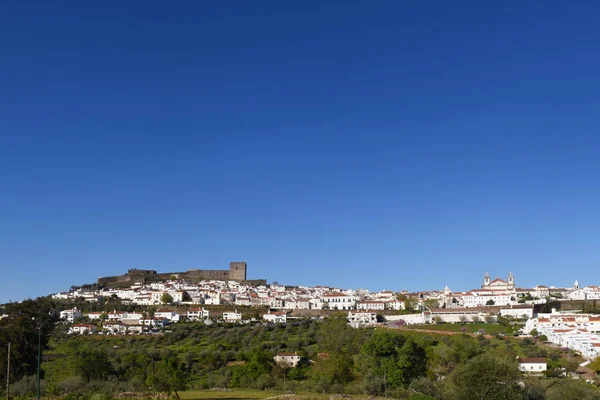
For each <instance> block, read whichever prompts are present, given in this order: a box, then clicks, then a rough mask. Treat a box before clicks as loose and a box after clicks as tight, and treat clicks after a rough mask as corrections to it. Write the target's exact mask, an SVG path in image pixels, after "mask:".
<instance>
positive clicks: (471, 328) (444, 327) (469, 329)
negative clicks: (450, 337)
mask: <svg viewBox="0 0 600 400" xmlns="http://www.w3.org/2000/svg"><path fill="white" fill-rule="evenodd" d="M406 328H408V329H425V330H429V331H440V332H463V329H464V332H465V333H475V332H479V330H480V329H483V330H484V331H485V333H487V334H494V333H506V331H507V329H506V326H504V325H500V324H487V323H474V324H422V325H408V326H406Z"/></svg>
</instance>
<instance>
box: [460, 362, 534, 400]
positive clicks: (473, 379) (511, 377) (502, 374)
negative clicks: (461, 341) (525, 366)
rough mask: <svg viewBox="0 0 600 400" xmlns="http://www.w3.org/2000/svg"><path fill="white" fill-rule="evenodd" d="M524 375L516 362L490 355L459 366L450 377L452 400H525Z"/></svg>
mask: <svg viewBox="0 0 600 400" xmlns="http://www.w3.org/2000/svg"><path fill="white" fill-rule="evenodd" d="M520 379H521V373H520V372H519V367H518V365H517V364H516V362H515V361H514V360H510V359H507V358H502V357H498V356H495V355H493V354H490V353H484V354H482V355H479V356H477V357H475V358H473V359H471V360H469V361H468V362H467V363H466V364H462V365H459V366H458V367H457V368H456V369H455V370H454V371H453V372H452V373H451V374H450V376H449V392H450V398H451V399H457V400H513V399H514V400H522V399H523V389H522V387H521V386H520V384H519V381H520Z"/></svg>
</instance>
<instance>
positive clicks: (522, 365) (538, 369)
mask: <svg viewBox="0 0 600 400" xmlns="http://www.w3.org/2000/svg"><path fill="white" fill-rule="evenodd" d="M518 360H519V370H520V371H521V372H525V373H528V374H542V373H543V372H544V371H546V369H548V364H547V363H546V359H545V358H519V359H518Z"/></svg>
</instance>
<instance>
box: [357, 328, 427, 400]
mask: <svg viewBox="0 0 600 400" xmlns="http://www.w3.org/2000/svg"><path fill="white" fill-rule="evenodd" d="M426 363H427V361H426V354H425V349H423V348H422V347H421V346H419V345H418V344H417V343H416V342H414V341H413V340H412V339H410V338H408V339H406V338H405V337H404V336H402V335H400V334H398V333H397V332H394V331H388V330H380V331H375V332H374V333H373V335H372V336H371V337H370V338H369V339H367V341H365V343H364V344H363V346H362V348H361V351H360V355H359V370H360V371H361V372H362V374H363V376H364V378H365V385H366V388H367V391H368V392H369V393H370V394H374V395H377V394H385V393H386V392H387V390H388V389H398V388H404V387H407V386H408V384H409V383H410V382H411V381H412V380H413V379H415V378H417V377H420V376H423V375H425V372H426V370H427V364H426Z"/></svg>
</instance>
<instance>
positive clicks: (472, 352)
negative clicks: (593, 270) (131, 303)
mask: <svg viewBox="0 0 600 400" xmlns="http://www.w3.org/2000/svg"><path fill="white" fill-rule="evenodd" d="M12 307H19V308H20V309H19V310H11V311H18V313H17V314H16V315H19V317H18V318H15V319H11V320H1V321H0V339H2V340H3V341H4V340H6V339H10V340H11V341H12V342H13V343H17V342H19V341H22V343H21V342H20V343H17V346H16V349H17V350H16V352H15V353H14V354H13V357H15V358H13V360H15V359H17V360H18V367H17V368H15V369H14V373H13V374H11V379H12V384H11V395H12V396H13V397H19V398H28V397H29V398H30V397H32V396H33V395H34V394H35V392H36V377H35V368H36V351H37V348H36V345H37V331H36V329H37V326H36V325H32V323H33V322H32V321H34V320H32V317H35V316H36V315H48V317H47V319H48V320H47V321H44V324H45V325H43V326H41V327H40V329H41V330H40V333H42V335H41V337H42V346H43V347H44V352H43V355H44V357H43V362H42V392H43V396H45V397H48V398H56V399H63V398H64V399H94V400H102V399H110V398H113V397H116V396H117V395H118V394H119V393H123V392H132V393H138V394H140V393H149V392H152V393H159V392H160V393H171V394H174V393H179V396H180V398H186V399H193V398H241V397H243V398H265V397H272V396H276V395H280V394H282V393H290V392H295V393H319V395H320V396H323V395H327V394H331V393H343V394H346V395H357V396H358V395H359V396H381V397H391V398H399V399H411V400H427V399H443V400H470V399H486V400H489V399H491V400H494V399H498V400H500V399H502V400H506V399H507V400H511V399H519V400H538V399H540V400H543V399H546V400H558V399H561V400H569V399H577V400H588V399H600V392H599V391H598V389H597V388H596V386H595V385H592V384H586V383H585V382H582V381H575V380H572V379H569V378H565V377H563V376H564V375H567V376H568V373H569V372H572V371H575V369H576V368H577V366H578V363H579V362H581V361H582V360H581V359H578V358H577V357H575V356H574V355H572V354H568V353H563V352H562V351H561V350H559V349H549V348H546V347H544V346H542V345H541V344H540V343H539V342H537V341H536V340H534V339H529V338H528V339H515V338H508V337H506V338H505V337H502V336H496V337H493V338H486V337H484V336H483V335H477V336H471V335H466V334H460V333H459V334H455V335H441V334H437V333H431V334H430V333H423V332H419V331H411V330H404V329H403V330H393V329H386V328H380V329H353V328H350V327H349V326H348V325H347V323H346V320H345V316H344V315H333V316H332V317H330V318H328V319H327V320H325V321H320V320H300V321H296V322H291V323H288V324H287V325H270V326H267V325H263V324H258V325H244V326H239V325H226V324H221V325H218V324H215V325H213V326H205V325H203V324H202V323H182V324H177V325H173V326H172V327H171V328H170V329H171V331H170V332H168V333H164V334H162V335H155V336H144V335H142V336H97V335H93V336H92V335H90V336H69V335H67V334H66V327H65V326H63V325H60V324H59V325H54V322H55V321H54V320H53V317H52V316H51V314H52V313H51V312H48V310H47V308H49V307H51V304H46V303H44V302H32V303H24V304H21V305H13V306H12ZM32 310H35V312H34V311H32ZM21 316H22V317H21ZM45 318H46V317H45ZM55 326H56V328H54V327H55ZM435 326H436V325H428V326H427V329H429V330H431V328H433V327H435ZM438 326H442V325H438ZM447 326H449V325H447ZM447 326H446V327H447ZM455 326H456V327H458V328H459V329H460V325H455ZM489 326H490V325H486V327H487V328H488V329H489ZM473 329H477V327H476V326H474V327H473ZM21 335H23V336H21ZM21 337H23V338H24V340H22V339H21ZM3 343H4V342H3ZM281 351H285V352H297V353H298V354H299V355H301V356H302V362H301V363H300V364H299V365H298V366H297V367H295V368H289V367H287V366H282V365H278V364H276V363H275V362H274V360H273V356H274V355H275V354H277V353H278V352H281ZM4 354H5V353H4ZM0 356H2V355H0ZM517 356H520V357H545V358H547V359H548V362H549V371H548V373H547V375H546V376H542V377H535V378H524V377H523V376H522V375H521V374H520V372H519V370H518V367H517V362H516V357H517ZM14 365H17V362H15V364H14ZM4 370H5V369H4ZM213 388H227V389H235V390H234V391H231V392H230V391H209V389H213ZM309 396H311V397H315V396H316V395H309Z"/></svg>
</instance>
